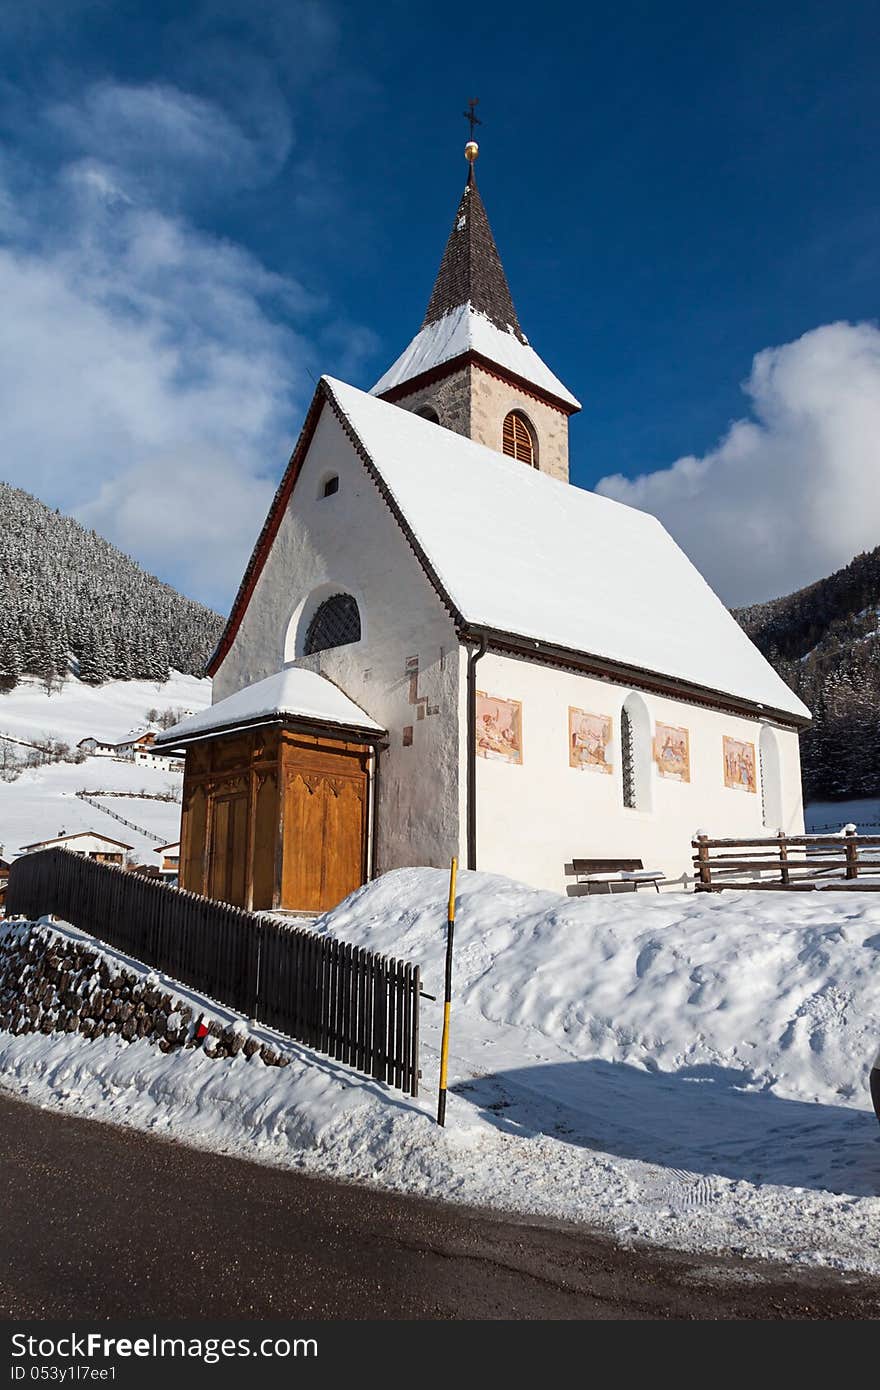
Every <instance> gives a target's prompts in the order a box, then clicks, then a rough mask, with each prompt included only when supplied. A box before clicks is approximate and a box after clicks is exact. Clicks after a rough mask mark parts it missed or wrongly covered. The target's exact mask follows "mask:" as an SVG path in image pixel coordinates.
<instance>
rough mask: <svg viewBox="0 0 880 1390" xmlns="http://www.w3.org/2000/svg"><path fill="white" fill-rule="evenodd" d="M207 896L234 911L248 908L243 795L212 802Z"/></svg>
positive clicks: (245, 796) (246, 815)
mask: <svg viewBox="0 0 880 1390" xmlns="http://www.w3.org/2000/svg"><path fill="white" fill-rule="evenodd" d="M211 810H212V814H211V845H210V851H209V858H208V895H209V897H212V898H216V899H218V901H219V902H223V903H231V904H232V906H233V907H245V906H246V904H247V877H248V875H247V852H248V842H247V839H248V835H247V830H248V798H247V793H246V792H239V793H238V794H236V795H234V796H217V797H214V798H213V802H212V808H211Z"/></svg>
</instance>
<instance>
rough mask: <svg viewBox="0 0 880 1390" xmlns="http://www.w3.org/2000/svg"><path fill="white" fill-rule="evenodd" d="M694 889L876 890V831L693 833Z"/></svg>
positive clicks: (879, 858)
mask: <svg viewBox="0 0 880 1390" xmlns="http://www.w3.org/2000/svg"><path fill="white" fill-rule="evenodd" d="M692 844H693V848H694V872H695V881H694V891H695V892H697V893H719V892H721V891H722V890H723V889H725V888H735V889H736V890H737V891H741V890H742V889H744V888H754V889H762V890H767V889H771V890H772V889H776V890H781V891H783V892H784V891H789V890H800V891H809V890H811V889H826V890H838V891H839V890H841V889H849V890H853V889H858V890H859V891H866V892H875V893H876V892H878V891H880V835H859V834H858V832H857V831H856V830H855V829H847V830H845V831H843V832H841V833H840V834H839V835H785V834H783V832H782V831H780V832H779V834H778V835H773V836H768V837H766V838H763V839H752V840H713V839H710V838H709V837H708V836H707V835H697V836H696V837H695V838H694V840H693V841H692Z"/></svg>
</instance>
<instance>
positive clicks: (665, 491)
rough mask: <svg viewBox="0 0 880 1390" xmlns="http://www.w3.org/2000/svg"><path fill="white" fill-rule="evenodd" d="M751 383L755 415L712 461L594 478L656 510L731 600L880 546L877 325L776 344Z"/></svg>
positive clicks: (610, 492)
mask: <svg viewBox="0 0 880 1390" xmlns="http://www.w3.org/2000/svg"><path fill="white" fill-rule="evenodd" d="M744 390H745V392H746V394H747V395H748V396H749V397H750V400H751V409H752V418H749V419H743V420H738V421H736V422H735V423H734V424H732V425H731V426H730V429H729V430H728V432H727V434H726V435H725V436H724V438H723V439H722V440H721V442H720V443H719V444H718V446H717V448H715V449H713V450H712V451H711V452H710V453H708V454H706V455H705V456H704V457H702V458H694V457H686V458H681V459H679V460H678V461H677V462H676V463H674V464H673V465H672V466H671V467H670V468H667V469H661V470H659V471H657V472H655V473H649V474H644V475H642V476H641V477H638V478H633V479H627V478H624V477H622V476H621V475H615V476H613V477H606V478H603V479H602V480H601V481H600V482H599V483H598V484H597V485H596V491H597V492H602V493H604V494H605V495H606V496H608V497H614V498H617V500H618V501H621V502H627V503H629V504H630V505H631V506H634V507H640V508H642V509H643V510H644V511H649V512H653V513H654V514H655V515H656V516H658V517H659V518H660V520H661V521H662V522H663V523H664V525H665V526H666V527H667V528H668V530H669V531H671V532H672V534H673V536H675V538H676V540H677V541H678V542H679V544H680V545H681V546H682V547H683V549H684V550H686V551H687V553H688V554H689V555H690V557H691V559H692V560H693V561H694V562H695V564H696V565H697V566H698V567H699V568H700V569H701V570H702V572H703V573H704V574H705V576H706V578H707V579H708V580H709V582H710V583H711V584H712V585H713V587H714V588H715V589H716V590H717V591H718V593H719V594H720V595H721V596H722V598H724V599H725V601H727V602H728V603H732V604H742V603H751V602H755V601H757V600H760V599H765V598H771V597H774V596H776V595H779V594H783V593H788V592H790V591H791V590H793V589H797V588H799V587H801V586H802V585H804V584H808V583H810V582H812V581H813V580H815V579H818V578H820V577H822V576H823V575H825V574H828V573H830V572H831V571H832V570H834V569H838V568H840V566H841V565H845V564H846V563H847V562H848V561H849V560H851V559H852V557H853V556H854V555H855V554H857V553H858V552H859V551H862V550H868V549H873V547H874V546H876V545H878V544H880V331H878V329H877V327H876V326H874V325H873V324H869V323H860V324H849V323H833V324H827V325H825V326H824V327H821V328H816V329H814V330H812V331H811V332H809V333H805V334H804V336H803V337H802V338H799V339H797V340H796V341H795V342H792V343H786V344H784V345H783V346H782V347H775V348H767V349H765V350H764V351H763V352H759V353H758V354H757V356H756V357H755V359H754V361H753V363H752V370H751V374H750V376H749V379H748V381H747V382H746V383H745V385H744ZM694 641H696V642H698V641H699V634H698V633H695V634H694Z"/></svg>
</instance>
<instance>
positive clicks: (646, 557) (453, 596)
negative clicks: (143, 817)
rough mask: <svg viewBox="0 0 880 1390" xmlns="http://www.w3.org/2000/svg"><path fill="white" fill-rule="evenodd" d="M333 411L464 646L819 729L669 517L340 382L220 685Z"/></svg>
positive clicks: (261, 546) (262, 547) (281, 497)
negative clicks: (631, 678) (669, 687)
mask: <svg viewBox="0 0 880 1390" xmlns="http://www.w3.org/2000/svg"><path fill="white" fill-rule="evenodd" d="M323 404H326V405H328V406H329V407H330V408H331V409H332V410H333V412H334V414H335V415H336V417H337V418H338V419H339V420H340V422H341V423H342V426H343V428H344V429H345V431H346V433H347V434H348V436H349V438H350V439H351V441H352V443H353V445H354V447H355V448H356V449H357V451H358V453H359V454H360V456H361V458H362V460H363V462H364V464H365V466H366V467H367V470H368V472H369V473H370V475H371V476H372V477H373V480H374V482H375V483H376V486H377V487H378V488H379V491H380V492H381V494H382V496H383V497H384V499H385V501H386V503H387V505H388V506H389V508H390V510H391V512H392V514H393V515H394V516H395V518H396V520H397V521H398V523H399V525H400V527H401V529H402V530H403V532H404V534H405V535H406V536H407V539H408V540H409V542H410V545H411V546H412V548H413V550H414V551H415V553H416V555H417V557H418V558H419V560H420V561H421V564H422V566H423V568H424V570H425V573H426V574H427V575H428V577H429V579H430V580H431V582H432V584H433V585H434V587H435V588H436V590H437V592H438V593H439V595H440V597H441V598H442V600H443V601H444V603H445V604H446V606H447V607H448V609H449V611H450V613H451V614H452V617H453V620H454V621H455V623H456V626H457V628H458V630H459V632H460V633H461V634H463V635H464V634H473V633H478V632H485V633H489V634H492V635H493V637H498V636H499V635H506V636H508V637H510V638H511V639H515V640H516V642H518V643H519V644H520V645H522V646H524V647H525V648H526V649H529V650H533V651H534V652H535V654H538V651H539V648H541V647H546V648H549V647H551V646H552V647H553V648H556V649H558V650H559V651H560V652H563V653H565V652H569V653H574V654H577V655H579V656H580V657H583V658H590V659H592V658H595V659H597V661H600V662H611V663H614V664H615V665H616V667H618V668H620V670H621V672H622V675H621V677H620V678H621V679H623V680H625V679H626V678H627V676H626V673H627V672H631V673H643V674H644V673H647V674H649V675H653V676H657V677H663V678H665V679H667V680H671V681H673V682H674V683H676V685H678V686H681V687H687V688H688V689H691V688H693V689H694V690H696V691H699V692H706V693H707V694H709V695H719V696H722V697H723V696H728V697H733V699H734V700H737V701H740V702H744V703H745V704H746V705H747V706H749V707H750V708H753V707H755V706H759V707H762V708H763V709H765V710H767V711H768V712H773V713H778V714H782V715H787V716H790V717H792V718H794V719H795V720H799V721H805V720H806V719H808V718H809V711H808V710H807V708H806V706H805V705H803V704H802V703H801V701H800V700H799V699H798V698H797V696H796V695H794V694H793V692H792V691H791V690H790V689H789V688H788V686H787V685H786V684H785V682H784V681H783V680H782V679H781V678H780V677H779V676H778V675H777V673H776V672H775V671H774V670H773V667H772V666H771V665H770V664H769V662H767V661H766V660H765V659H764V657H763V656H762V655H761V653H760V652H759V651H758V649H757V647H755V646H754V645H753V644H752V643H751V642H750V641H749V639H748V637H747V636H746V634H745V633H744V632H743V630H742V628H741V627H740V626H739V624H738V623H737V622H736V620H735V619H734V618H733V617H732V615H731V614H730V613H729V611H728V610H727V608H726V607H725V606H724V604H723V603H722V602H721V600H720V599H719V598H718V597H717V595H716V594H714V593H713V592H712V590H711V589H710V588H709V585H708V584H707V583H706V581H705V580H704V579H703V577H702V576H701V575H700V573H699V572H698V571H697V570H696V569H695V568H694V566H693V565H692V564H691V562H690V560H688V558H687V556H686V555H685V554H684V552H683V551H682V550H681V549H680V548H679V547H678V546H677V545H676V543H675V541H674V540H673V539H672V537H671V536H670V535H669V534H668V532H667V531H665V530H664V528H663V526H662V525H661V524H660V522H659V521H658V520H657V519H656V518H655V517H653V516H651V515H649V514H648V513H647V512H641V511H637V510H636V509H635V508H633V507H627V506H625V505H624V504H623V503H620V502H614V501H612V500H611V499H610V498H607V497H601V496H599V495H598V494H597V493H593V492H587V491H584V490H583V489H581V488H577V487H573V486H572V485H571V484H569V483H563V482H558V481H557V480H556V479H554V478H550V477H548V476H547V475H546V474H544V473H541V472H539V471H538V470H537V469H533V468H527V467H526V466H525V465H524V464H522V463H519V462H517V461H516V460H515V459H509V458H507V457H506V456H505V455H503V454H499V453H496V451H495V450H493V449H488V448H486V447H485V446H484V445H482V444H477V443H475V442H474V441H473V440H470V439H467V438H465V437H464V436H462V435H459V434H454V433H453V432H452V431H451V430H445V429H443V428H442V427H440V426H439V425H434V424H432V423H431V422H430V421H428V420H424V419H422V418H421V417H420V416H418V415H415V414H413V413H412V412H410V411H407V410H401V409H400V408H399V407H397V406H394V405H390V404H389V403H388V402H386V401H382V400H377V399H376V398H375V397H374V396H371V395H368V394H366V393H365V392H363V391H358V390H356V389H355V388H354V387H353V386H346V385H345V384H344V383H343V382H339V381H334V380H332V379H331V378H329V377H323V378H322V379H321V382H320V384H319V386H318V390H317V392H316V396H315V401H314V402H313V404H312V407H311V409H310V411H309V416H308V417H307V422H306V427H305V429H304V431H303V435H302V436H301V438H300V441H299V443H298V444H297V448H296V450H295V451H294V455H293V458H292V459H291V463H290V465H289V467H288V470H287V473H286V474H285V477H284V479H283V481H282V483H281V486H280V487H279V489H278V493H277V494H276V499H275V503H274V505H273V508H272V511H271V512H270V514H269V517H268V518H267V521H266V524H265V526H264V527H263V531H262V533H261V537H260V541H259V542H258V544H257V548H256V549H255V551H254V554H253V556H252V557H251V561H250V564H249V566H248V569H247V572H246V574H245V577H244V579H243V581H242V585H241V588H240V589H239V593H238V597H237V598H236V602H235V605H234V606H233V610H232V613H231V615H230V618H229V622H228V623H227V627H226V631H225V632H224V634H223V638H222V639H221V643H220V646H219V647H218V650H217V653H216V654H215V657H214V658H213V659H212V664H211V670H212V672H213V671H216V669H217V668H218V666H219V664H220V662H221V661H222V659H223V657H224V656H225V654H226V652H227V651H228V650H229V647H230V645H231V643H232V641H233V639H234V636H235V632H236V631H237V628H238V624H239V623H240V621H241V618H242V616H243V614H244V611H245V609H246V607H247V604H248V602H249V599H250V595H251V594H252V593H253V589H254V586H255V585H256V582H257V579H258V578H259V575H260V572H261V570H262V567H263V564H264V563H265V560H266V557H267V555H268V553H269V550H270V549H271V545H272V541H273V540H274V537H275V535H276V533H277V530H278V527H279V525H280V524H281V519H282V516H283V514H284V510H285V508H286V506H287V503H288V501H289V499H290V495H291V492H292V490H293V485H294V483H295V481H296V476H297V474H298V471H299V468H300V467H301V465H302V461H303V459H304V457H305V455H306V453H307V451H308V445H309V442H310V440H311V436H312V433H313V431H314V428H315V425H316V423H317V419H318V416H319V414H320V410H321V408H322V405H323ZM233 698H234V697H233ZM214 708H215V709H216V708H217V706H215V707H214ZM195 717H198V716H195ZM163 741H164V736H163Z"/></svg>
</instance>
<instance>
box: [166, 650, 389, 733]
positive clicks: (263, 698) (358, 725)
mask: <svg viewBox="0 0 880 1390" xmlns="http://www.w3.org/2000/svg"><path fill="white" fill-rule="evenodd" d="M285 718H287V719H306V720H309V721H311V722H314V723H319V724H339V725H341V726H342V727H344V728H348V729H363V730H364V731H365V732H369V733H384V730H383V729H382V726H381V725H380V724H377V723H376V722H375V720H373V719H371V718H370V716H369V715H368V714H367V713H366V712H365V711H364V710H362V709H361V707H360V705H356V704H355V702H354V700H350V699H349V698H348V696H347V695H343V693H342V691H341V690H340V689H339V687H338V686H335V685H334V684H333V683H332V681H329V680H327V678H326V676H321V675H319V674H318V673H317V672H316V671H308V670H305V669H303V668H301V667H298V666H286V667H285V668H284V670H283V671H278V672H276V674H275V675H274V676H267V677H266V679H265V680H261V681H256V682H255V683H254V684H253V685H248V686H245V688H244V689H243V690H238V691H236V693H235V694H234V695H228V696H227V697H226V699H225V700H218V702H217V704H216V705H211V707H210V708H209V709H204V710H199V711H198V713H197V714H192V715H190V716H189V718H188V719H182V720H181V721H180V723H179V724H175V725H173V727H172V728H170V729H166V730H164V731H163V732H162V733H161V734H159V735H158V736H157V738H156V742H155V743H154V744H153V747H154V748H160V747H162V748H167V747H169V746H173V745H174V744H177V743H181V742H183V741H184V740H186V739H190V738H197V737H201V736H203V735H204V734H207V733H212V732H215V731H216V732H218V733H219V732H220V731H221V730H222V729H232V728H238V727H240V726H242V725H246V724H254V723H260V722H263V721H265V720H272V719H285Z"/></svg>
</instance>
